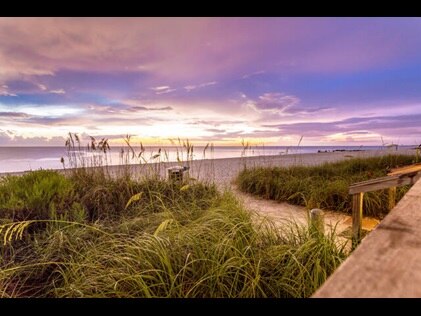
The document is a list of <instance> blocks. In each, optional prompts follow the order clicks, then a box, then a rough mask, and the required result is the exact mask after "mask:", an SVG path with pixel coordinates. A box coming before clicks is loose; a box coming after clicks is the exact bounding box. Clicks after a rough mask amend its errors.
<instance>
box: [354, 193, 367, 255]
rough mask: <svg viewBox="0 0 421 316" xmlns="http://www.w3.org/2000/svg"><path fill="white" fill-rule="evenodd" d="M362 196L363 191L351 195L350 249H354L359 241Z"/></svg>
mask: <svg viewBox="0 0 421 316" xmlns="http://www.w3.org/2000/svg"><path fill="white" fill-rule="evenodd" d="M363 197H364V193H363V192H361V193H356V194H354V195H352V249H355V248H356V247H357V245H358V244H359V243H360V241H361V227H362V223H363Z"/></svg>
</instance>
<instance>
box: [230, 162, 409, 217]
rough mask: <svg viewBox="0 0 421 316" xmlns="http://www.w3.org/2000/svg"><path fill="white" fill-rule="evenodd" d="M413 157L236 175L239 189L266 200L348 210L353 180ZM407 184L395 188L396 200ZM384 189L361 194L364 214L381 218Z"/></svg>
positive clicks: (379, 173) (381, 172)
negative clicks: (349, 190)
mask: <svg viewBox="0 0 421 316" xmlns="http://www.w3.org/2000/svg"><path fill="white" fill-rule="evenodd" d="M415 159H416V157H413V156H407V155H387V156H381V157H372V158H353V159H350V160H346V161H340V162H335V163H325V164H322V165H319V166H309V167H305V166H292V167H288V168H284V167H272V168H267V167H259V168H244V170H242V171H241V172H240V174H239V176H238V177H237V180H236V181H237V184H238V186H239V188H240V189H241V190H242V191H244V192H248V193H252V194H255V195H258V196H262V197H264V198H266V199H272V200H277V201H284V202H288V203H291V204H295V205H302V206H306V207H307V208H308V209H312V208H322V209H328V210H334V211H340V212H345V213H350V212H351V208H352V201H351V196H350V195H349V194H348V188H349V186H350V185H351V184H352V183H355V182H360V181H365V180H369V179H374V178H378V177H383V176H386V175H387V173H388V171H390V169H392V168H395V167H399V166H404V165H409V164H411V163H413V162H414V161H415ZM408 190H409V186H403V187H399V188H397V200H400V199H401V198H402V197H403V195H404V194H405V193H406V192H407V191H408ZM387 205H388V199H387V192H386V190H384V191H376V192H368V193H366V194H365V195H364V205H363V209H364V214H365V215H368V216H374V217H380V218H381V217H383V216H384V215H385V214H387V212H388V209H387Z"/></svg>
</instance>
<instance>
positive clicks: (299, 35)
mask: <svg viewBox="0 0 421 316" xmlns="http://www.w3.org/2000/svg"><path fill="white" fill-rule="evenodd" d="M419 34H421V19H420V18H0V146H28V145H31V146H38V145H41V146H45V145H46V146H50V145H63V140H64V138H65V137H66V134H67V133H68V132H76V133H79V134H80V135H81V136H82V137H87V136H88V135H93V136H98V137H106V138H109V139H110V141H111V143H119V142H121V139H122V137H124V136H125V135H126V134H131V135H133V136H134V137H135V139H136V140H137V141H143V142H144V143H149V144H159V143H162V142H165V141H167V140H168V138H177V137H180V138H189V139H190V140H191V141H192V142H193V143H197V144H206V143H207V142H210V141H212V142H214V143H215V144H219V145H240V142H241V139H246V140H249V141H250V142H254V143H265V144H267V145H295V144H297V143H298V141H299V140H300V137H301V136H303V143H302V144H304V145H338V144H340V145H378V144H381V142H382V141H381V138H383V140H384V141H385V142H388V143H400V144H408V145H412V144H420V143H421V89H420V87H421V37H420V36H419Z"/></svg>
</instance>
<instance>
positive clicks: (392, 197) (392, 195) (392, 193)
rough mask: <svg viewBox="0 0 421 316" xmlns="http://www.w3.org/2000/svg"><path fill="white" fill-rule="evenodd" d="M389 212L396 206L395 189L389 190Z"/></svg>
mask: <svg viewBox="0 0 421 316" xmlns="http://www.w3.org/2000/svg"><path fill="white" fill-rule="evenodd" d="M388 191H389V212H390V211H391V210H392V209H393V208H394V207H395V204H396V187H391V188H389V190H388Z"/></svg>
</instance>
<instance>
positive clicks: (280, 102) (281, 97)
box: [247, 92, 300, 113]
mask: <svg viewBox="0 0 421 316" xmlns="http://www.w3.org/2000/svg"><path fill="white" fill-rule="evenodd" d="M299 102H300V99H299V98H297V97H296V96H293V95H287V94H284V93H279V92H268V93H264V94H263V95H261V96H259V97H258V99H257V100H249V101H248V102H247V105H248V106H250V107H252V108H253V109H254V110H256V111H258V112H260V111H271V112H278V113H282V112H284V111H285V110H287V109H288V108H290V107H292V106H294V105H296V104H298V103H299Z"/></svg>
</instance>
